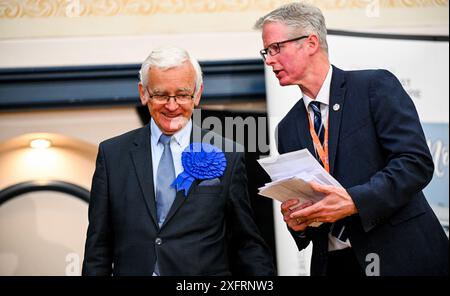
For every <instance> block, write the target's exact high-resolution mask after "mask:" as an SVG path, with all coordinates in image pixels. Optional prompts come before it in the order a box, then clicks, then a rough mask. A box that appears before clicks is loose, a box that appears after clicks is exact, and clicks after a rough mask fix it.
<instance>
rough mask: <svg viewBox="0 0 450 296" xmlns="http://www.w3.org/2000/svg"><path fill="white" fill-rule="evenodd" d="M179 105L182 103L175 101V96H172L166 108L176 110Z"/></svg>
mask: <svg viewBox="0 0 450 296" xmlns="http://www.w3.org/2000/svg"><path fill="white" fill-rule="evenodd" d="M179 106H180V105H178V103H177V102H176V101H175V98H174V97H170V98H169V100H168V101H167V103H166V105H165V107H166V109H167V110H170V111H174V110H176V109H178V107H179Z"/></svg>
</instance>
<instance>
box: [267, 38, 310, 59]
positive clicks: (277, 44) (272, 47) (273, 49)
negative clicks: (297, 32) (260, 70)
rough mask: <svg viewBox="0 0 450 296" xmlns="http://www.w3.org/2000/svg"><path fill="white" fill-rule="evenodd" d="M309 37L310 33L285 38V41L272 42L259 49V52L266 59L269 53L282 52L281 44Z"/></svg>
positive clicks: (272, 54)
mask: <svg viewBox="0 0 450 296" xmlns="http://www.w3.org/2000/svg"><path fill="white" fill-rule="evenodd" d="M308 37H309V35H306V36H300V37H297V38H293V39H288V40H284V41H280V42H274V43H272V44H270V45H269V46H268V47H267V48H264V49H261V50H260V51H259V53H260V54H261V56H262V58H263V60H266V57H267V54H270V55H271V56H274V55H277V54H279V53H280V44H283V43H287V42H292V41H297V40H300V39H304V38H308Z"/></svg>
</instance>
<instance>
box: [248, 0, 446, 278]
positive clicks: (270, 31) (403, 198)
mask: <svg viewBox="0 0 450 296" xmlns="http://www.w3.org/2000/svg"><path fill="white" fill-rule="evenodd" d="M255 28H257V29H260V30H262V39H263V44H264V49H263V50H261V55H262V56H263V58H264V60H265V63H266V64H267V65H268V66H271V67H272V70H273V72H274V74H275V75H276V77H277V78H278V80H279V83H280V85H282V86H284V85H298V86H299V87H300V89H301V91H302V93H303V98H302V99H300V100H299V101H298V102H297V103H296V104H295V106H294V107H293V108H292V109H291V110H290V111H289V113H288V114H287V115H286V116H285V117H284V118H283V120H282V121H281V122H280V124H279V126H278V143H277V144H278V150H279V152H280V153H286V152H291V151H296V150H299V149H303V148H307V149H308V150H309V151H310V152H311V153H312V154H313V155H316V157H317V159H318V161H319V162H320V163H321V164H322V165H323V166H324V168H325V169H326V170H328V171H329V173H330V174H331V175H332V176H334V177H335V178H336V179H337V180H338V181H339V182H340V184H341V185H342V186H343V188H338V187H333V186H323V185H318V184H312V186H313V189H314V190H315V191H317V192H321V193H323V194H325V198H324V199H323V200H321V201H319V202H317V203H315V204H312V205H311V204H302V205H300V207H297V208H295V207H294V205H296V204H297V203H298V200H297V199H295V197H294V196H293V199H292V200H289V201H286V202H284V203H282V205H281V212H282V214H283V216H284V220H285V222H286V224H287V226H288V228H289V230H290V232H291V234H292V236H293V238H294V240H295V242H296V244H297V246H298V248H299V250H301V249H303V248H305V247H306V246H308V244H309V243H310V241H312V242H313V253H312V259H311V260H312V261H311V274H312V275H365V274H367V275H377V274H379V275H448V252H449V249H448V238H447V237H446V235H445V232H444V231H443V228H442V227H441V225H440V223H439V221H438V219H437V218H436V216H435V215H434V213H433V211H432V209H431V208H430V206H429V205H428V203H427V201H426V199H425V197H424V195H423V193H422V189H423V188H424V187H425V186H426V185H427V184H428V183H429V182H430V180H431V178H432V175H433V169H434V166H433V161H432V158H431V155H430V152H429V149H428V147H427V144H426V141H425V137H424V134H423V131H422V127H421V125H420V122H419V118H418V115H417V112H416V109H415V107H414V104H413V102H412V100H411V99H410V97H409V96H408V94H407V93H406V92H405V91H404V89H403V88H402V86H401V84H400V83H399V81H398V80H397V78H396V77H395V76H394V75H392V74H391V73H390V72H388V71H386V70H366V71H343V70H341V69H338V68H336V67H334V66H331V65H330V62H329V60H328V46H327V40H326V34H327V30H326V26H325V20H324V17H323V15H322V12H321V11H320V10H319V9H318V8H316V7H314V6H311V5H308V4H303V3H292V4H287V5H285V6H282V7H280V8H278V9H276V10H274V11H272V12H270V13H269V14H267V15H265V16H263V17H261V18H260V19H259V20H258V21H257V23H256V24H255ZM312 222H325V223H323V224H322V225H321V226H319V227H309V226H308V225H310V224H311V223H312Z"/></svg>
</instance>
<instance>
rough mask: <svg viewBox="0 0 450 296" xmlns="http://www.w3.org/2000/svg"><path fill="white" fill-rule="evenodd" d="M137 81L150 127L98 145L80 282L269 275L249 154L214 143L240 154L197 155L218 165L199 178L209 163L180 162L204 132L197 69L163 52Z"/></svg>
mask: <svg viewBox="0 0 450 296" xmlns="http://www.w3.org/2000/svg"><path fill="white" fill-rule="evenodd" d="M140 76H141V82H140V83H139V93H140V98H141V102H142V104H144V105H147V106H148V108H149V111H150V114H151V117H152V119H151V122H150V124H148V125H146V126H144V127H143V128H139V129H137V130H134V131H131V132H128V133H126V134H123V135H121V136H118V137H115V138H113V139H109V140H107V141H104V142H103V143H101V144H100V147H99V152H98V157H97V164H96V170H95V173H94V177H93V181H92V191H91V200H90V204H89V228H88V233H87V240H86V250H85V258H84V262H83V275H110V274H114V275H205V276H206V275H235V274H241V275H273V274H274V267H273V261H272V257H271V254H270V251H269V249H268V248H267V246H266V244H265V243H264V241H263V239H262V238H261V236H260V235H259V232H258V229H257V227H256V225H255V223H254V221H253V218H252V211H251V208H250V204H249V198H248V193H247V181H246V180H247V179H246V170H245V164H244V158H243V154H242V153H237V152H235V148H236V146H235V144H234V143H232V142H230V141H226V140H224V139H223V138H221V137H218V136H217V135H216V136H214V137H208V138H212V139H215V140H216V142H215V143H213V144H215V145H217V146H218V147H219V148H224V147H228V148H229V147H231V148H233V149H231V150H234V151H228V150H230V149H227V150H226V151H224V152H223V151H222V150H220V149H218V148H217V147H215V148H214V150H213V151H207V149H206V150H205V151H203V150H201V152H202V153H203V156H205V155H206V158H205V161H208V157H209V155H210V154H211V153H213V154H211V155H213V156H215V157H217V160H218V161H214V162H211V163H209V165H208V166H207V167H206V169H207V171H203V172H202V166H203V165H204V164H205V163H206V164H208V163H207V162H205V163H203V164H200V165H199V164H198V163H197V164H196V163H195V162H196V159H195V158H193V159H192V161H191V162H188V161H184V160H182V153H183V152H184V151H185V152H186V151H187V150H186V147H188V146H189V145H190V143H192V141H193V140H200V141H201V139H196V136H195V135H199V136H200V137H201V136H204V135H205V134H206V133H207V132H206V131H201V130H200V129H199V128H198V127H196V126H195V125H193V124H192V120H191V115H192V112H193V109H194V107H195V106H197V105H198V104H199V101H200V96H201V93H202V89H203V84H202V74H201V69H200V66H199V64H198V62H197V61H196V60H195V59H193V58H192V57H190V56H189V54H188V53H187V52H186V51H184V50H182V49H179V48H174V47H167V48H161V49H157V50H154V51H153V52H152V53H151V54H150V56H149V57H148V58H147V60H146V61H145V62H144V63H143V65H142V68H141V71H140ZM197 144H198V143H197ZM205 144H206V143H205ZM205 147H209V148H211V147H213V146H208V145H207V144H206V146H205ZM187 152H189V151H187ZM191 152H195V151H193V150H192V151H191ZM208 153H209V154H208ZM183 155H184V154H183ZM186 155H187V156H189V155H190V154H189V153H188V154H186ZM183 157H185V156H183ZM199 161H202V160H201V159H197V162H199ZM214 164H219V166H218V167H214ZM195 165H197V166H198V167H197V169H198V170H195V172H194V173H193V172H191V171H190V169H192V167H191V166H195ZM204 167H205V166H203V169H204ZM189 172H190V173H191V175H189V174H188V173H189ZM202 174H203V175H202ZM177 176H181V177H179V178H181V179H179V178H177ZM183 176H184V177H183ZM186 176H187V178H185V177H186ZM182 177H183V178H184V179H183V178H182ZM176 180H177V181H176ZM179 180H181V181H186V180H187V181H186V182H178V181H179ZM177 184H178V185H179V186H177ZM186 184H187V185H186Z"/></svg>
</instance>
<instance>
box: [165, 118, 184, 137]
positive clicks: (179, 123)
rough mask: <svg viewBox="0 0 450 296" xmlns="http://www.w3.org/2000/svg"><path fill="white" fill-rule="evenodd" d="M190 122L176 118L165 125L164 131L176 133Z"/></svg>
mask: <svg viewBox="0 0 450 296" xmlns="http://www.w3.org/2000/svg"><path fill="white" fill-rule="evenodd" d="M187 122H188V119H186V118H184V117H175V118H173V119H170V120H167V121H166V122H165V124H164V131H165V132H166V133H171V134H173V133H176V132H177V131H179V130H180V129H182V128H183V127H184V126H185V125H186V124H187Z"/></svg>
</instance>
